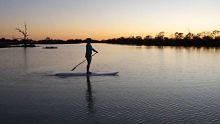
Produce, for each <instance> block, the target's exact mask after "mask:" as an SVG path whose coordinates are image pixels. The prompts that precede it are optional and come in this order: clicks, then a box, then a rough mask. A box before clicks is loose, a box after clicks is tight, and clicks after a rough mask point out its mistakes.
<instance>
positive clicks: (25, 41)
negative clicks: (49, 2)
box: [16, 23, 29, 47]
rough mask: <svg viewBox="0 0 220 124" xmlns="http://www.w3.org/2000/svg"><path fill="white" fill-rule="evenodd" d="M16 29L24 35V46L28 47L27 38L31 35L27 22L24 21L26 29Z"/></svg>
mask: <svg viewBox="0 0 220 124" xmlns="http://www.w3.org/2000/svg"><path fill="white" fill-rule="evenodd" d="M16 30H17V31H18V32H20V33H21V34H22V35H23V41H24V47H27V40H28V36H29V35H28V32H27V24H26V23H24V30H21V29H20V28H16Z"/></svg>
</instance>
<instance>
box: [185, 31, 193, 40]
mask: <svg viewBox="0 0 220 124" xmlns="http://www.w3.org/2000/svg"><path fill="white" fill-rule="evenodd" d="M193 36H194V35H193V34H192V33H190V32H189V33H188V34H187V35H186V36H185V39H186V40H192V39H193Z"/></svg>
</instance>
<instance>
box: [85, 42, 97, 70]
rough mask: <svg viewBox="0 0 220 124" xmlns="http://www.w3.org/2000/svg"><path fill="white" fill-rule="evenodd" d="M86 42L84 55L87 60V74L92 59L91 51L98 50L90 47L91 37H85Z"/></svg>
mask: <svg viewBox="0 0 220 124" xmlns="http://www.w3.org/2000/svg"><path fill="white" fill-rule="evenodd" d="M86 42H87V44H86V55H85V57H86V60H87V70H86V71H87V74H91V72H90V71H89V69H90V64H91V61H92V51H94V52H96V53H98V51H96V50H95V49H94V48H93V47H92V45H91V42H92V39H91V38H87V39H86Z"/></svg>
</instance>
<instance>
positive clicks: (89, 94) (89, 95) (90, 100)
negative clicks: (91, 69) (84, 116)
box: [86, 76, 95, 116]
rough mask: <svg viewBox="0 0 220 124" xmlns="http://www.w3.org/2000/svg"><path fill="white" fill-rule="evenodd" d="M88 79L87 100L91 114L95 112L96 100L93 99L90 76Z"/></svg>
mask: <svg viewBox="0 0 220 124" xmlns="http://www.w3.org/2000/svg"><path fill="white" fill-rule="evenodd" d="M86 81H87V91H86V101H87V107H88V114H89V116H91V115H93V114H94V113H95V110H94V100H93V95H92V86H91V81H90V76H87V77H86Z"/></svg>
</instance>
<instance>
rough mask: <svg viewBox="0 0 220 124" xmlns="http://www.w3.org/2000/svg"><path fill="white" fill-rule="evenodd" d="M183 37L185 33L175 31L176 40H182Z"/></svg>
mask: <svg viewBox="0 0 220 124" xmlns="http://www.w3.org/2000/svg"><path fill="white" fill-rule="evenodd" d="M183 38H184V36H183V33H179V32H176V33H175V39H176V40H182V39H183Z"/></svg>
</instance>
